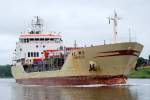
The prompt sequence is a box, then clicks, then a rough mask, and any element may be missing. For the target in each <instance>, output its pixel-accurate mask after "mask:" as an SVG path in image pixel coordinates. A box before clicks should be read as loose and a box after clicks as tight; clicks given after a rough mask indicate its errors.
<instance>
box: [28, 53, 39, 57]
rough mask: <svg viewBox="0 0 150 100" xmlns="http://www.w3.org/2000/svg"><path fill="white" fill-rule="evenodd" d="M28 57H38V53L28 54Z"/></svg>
mask: <svg viewBox="0 0 150 100" xmlns="http://www.w3.org/2000/svg"><path fill="white" fill-rule="evenodd" d="M28 57H39V52H28Z"/></svg>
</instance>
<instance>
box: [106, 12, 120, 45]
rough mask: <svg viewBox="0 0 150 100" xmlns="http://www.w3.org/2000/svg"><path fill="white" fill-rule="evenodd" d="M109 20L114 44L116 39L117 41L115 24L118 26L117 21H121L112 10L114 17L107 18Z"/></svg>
mask: <svg viewBox="0 0 150 100" xmlns="http://www.w3.org/2000/svg"><path fill="white" fill-rule="evenodd" d="M107 18H108V20H109V24H110V23H111V20H112V21H113V42H114V43H116V39H117V34H118V32H117V24H118V20H121V19H122V18H121V17H118V15H117V13H116V11H115V10H114V16H113V17H107Z"/></svg>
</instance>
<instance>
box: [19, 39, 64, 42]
mask: <svg viewBox="0 0 150 100" xmlns="http://www.w3.org/2000/svg"><path fill="white" fill-rule="evenodd" d="M19 41H20V42H22V43H28V42H33V41H35V42H38V41H46V42H49V41H50V42H58V43H59V42H61V41H62V39H61V38H21V39H19Z"/></svg>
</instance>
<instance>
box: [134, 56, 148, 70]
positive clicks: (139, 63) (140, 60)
mask: <svg viewBox="0 0 150 100" xmlns="http://www.w3.org/2000/svg"><path fill="white" fill-rule="evenodd" d="M145 66H150V55H149V57H148V59H145V58H143V57H139V58H138V60H137V63H136V66H135V70H137V69H138V68H141V67H145Z"/></svg>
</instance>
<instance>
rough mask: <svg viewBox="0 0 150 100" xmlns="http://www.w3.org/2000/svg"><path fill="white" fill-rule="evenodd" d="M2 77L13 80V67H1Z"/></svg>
mask: <svg viewBox="0 0 150 100" xmlns="http://www.w3.org/2000/svg"><path fill="white" fill-rule="evenodd" d="M0 77H1V78H11V77H12V74H11V65H0Z"/></svg>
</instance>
